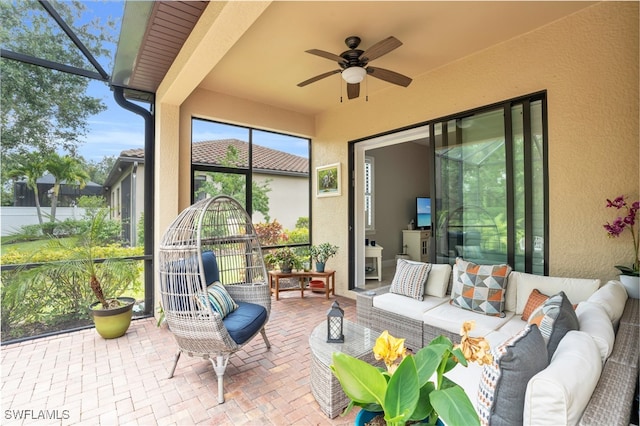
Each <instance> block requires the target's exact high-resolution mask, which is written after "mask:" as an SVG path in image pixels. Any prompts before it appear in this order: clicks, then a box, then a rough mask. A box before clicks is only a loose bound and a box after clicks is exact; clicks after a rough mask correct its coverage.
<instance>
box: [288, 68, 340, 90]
mask: <svg viewBox="0 0 640 426" xmlns="http://www.w3.org/2000/svg"><path fill="white" fill-rule="evenodd" d="M339 72H340V70H333V71H329V72H325V73H323V74H320V75H316V76H315V77H311V78H310V79H309V80H305V81H303V82H302V83H298V87H304V86H306V85H307V84H311V83H313V82H315V81H318V80H322V79H323V78H326V77H329V76H330V75H334V74H338V73H339Z"/></svg>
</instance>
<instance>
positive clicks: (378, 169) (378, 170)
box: [367, 142, 430, 261]
mask: <svg viewBox="0 0 640 426" xmlns="http://www.w3.org/2000/svg"><path fill="white" fill-rule="evenodd" d="M367 155H370V156H372V157H374V158H375V167H374V173H375V177H374V179H375V181H374V182H375V183H374V185H375V186H374V188H375V214H376V232H375V234H371V235H369V234H368V235H367V237H368V238H369V239H370V240H371V239H373V240H376V242H377V243H378V244H380V245H382V247H384V250H383V251H382V260H383V261H393V260H395V255H396V254H398V253H401V252H402V230H403V229H407V225H408V224H409V222H410V221H411V219H415V215H416V211H415V210H416V205H415V204H416V197H417V196H428V195H429V185H430V183H429V181H430V179H429V177H430V175H429V169H428V166H427V161H428V155H429V152H428V147H427V146H426V145H420V144H417V143H413V142H404V143H400V144H397V145H389V146H385V147H383V148H376V149H372V150H369V151H367Z"/></svg>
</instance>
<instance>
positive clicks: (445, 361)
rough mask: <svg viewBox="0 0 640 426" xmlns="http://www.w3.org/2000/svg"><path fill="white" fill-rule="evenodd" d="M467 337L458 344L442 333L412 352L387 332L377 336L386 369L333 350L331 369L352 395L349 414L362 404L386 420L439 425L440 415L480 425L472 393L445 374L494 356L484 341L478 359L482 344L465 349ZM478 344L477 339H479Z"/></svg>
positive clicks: (376, 351)
mask: <svg viewBox="0 0 640 426" xmlns="http://www.w3.org/2000/svg"><path fill="white" fill-rule="evenodd" d="M469 329H470V328H467V332H468V330H469ZM464 330H465V329H464V328H463V332H464ZM465 340H466V341H467V343H470V342H469V339H468V336H465V335H463V344H461V345H456V346H454V345H453V343H452V342H451V340H450V339H448V338H446V337H444V336H439V337H437V338H436V339H434V340H433V341H431V342H430V343H429V345H428V346H425V347H424V348H422V349H420V350H419V351H418V352H417V353H416V354H415V355H413V354H406V351H405V349H404V339H395V338H394V337H393V336H390V335H389V334H388V333H387V332H386V331H385V332H383V333H382V335H381V336H380V337H379V338H378V340H377V341H376V346H375V347H374V354H375V355H376V359H383V360H384V361H385V364H386V365H387V369H386V370H385V369H384V368H379V367H375V366H373V365H371V364H368V363H366V362H364V361H362V360H360V359H357V358H354V357H352V356H350V355H347V354H344V353H342V352H334V353H333V364H332V365H331V370H332V371H333V374H334V375H335V376H336V378H337V379H338V381H339V382H340V384H341V386H342V389H343V390H344V392H345V394H346V395H347V397H349V398H350V399H351V401H350V402H349V405H348V406H347V408H346V409H345V412H344V414H347V413H348V412H349V411H350V410H351V409H352V408H353V407H354V406H359V407H361V408H362V409H364V410H367V411H379V412H384V419H385V421H386V422H387V425H404V424H406V423H407V422H409V421H413V422H422V423H424V424H431V425H435V424H436V421H437V420H438V418H441V419H442V420H443V421H444V422H445V423H446V424H449V425H468V426H471V425H479V424H480V420H479V417H478V414H477V413H476V411H475V409H474V408H473V405H472V403H471V401H470V400H469V397H468V396H467V395H466V394H465V392H464V390H463V389H462V388H461V387H460V386H459V385H457V384H456V383H455V382H453V381H451V380H449V379H448V378H447V377H446V376H445V375H444V374H445V373H447V372H448V371H450V370H451V369H453V368H454V367H455V366H456V365H457V364H458V363H460V364H462V365H463V366H465V367H466V366H467V361H468V360H474V361H478V362H479V363H483V362H487V361H488V360H490V359H491V358H490V355H488V352H487V351H488V344H486V342H483V343H481V345H482V347H483V348H482V350H481V351H480V352H481V353H480V357H479V358H478V351H477V347H476V349H475V350H468V349H465V347H464V342H465ZM480 340H483V341H484V339H480ZM473 343H475V344H477V343H478V341H477V339H476V341H475V342H473ZM465 353H466V354H467V357H465ZM400 356H402V361H401V362H400V363H399V365H397V364H396V363H395V360H396V359H398V358H400Z"/></svg>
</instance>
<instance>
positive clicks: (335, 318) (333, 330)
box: [327, 301, 344, 343]
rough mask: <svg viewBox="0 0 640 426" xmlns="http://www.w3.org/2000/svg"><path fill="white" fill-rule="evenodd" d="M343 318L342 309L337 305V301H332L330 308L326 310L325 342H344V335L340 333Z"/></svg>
mask: <svg viewBox="0 0 640 426" xmlns="http://www.w3.org/2000/svg"><path fill="white" fill-rule="evenodd" d="M343 319H344V311H343V310H342V308H340V305H338V302H337V301H335V302H333V305H331V308H329V310H328V311H327V342H328V343H342V342H344V335H343V334H342V322H343Z"/></svg>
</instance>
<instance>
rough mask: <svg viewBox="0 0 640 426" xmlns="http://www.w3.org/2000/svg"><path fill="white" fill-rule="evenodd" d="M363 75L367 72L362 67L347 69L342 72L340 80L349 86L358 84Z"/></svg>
mask: <svg viewBox="0 0 640 426" xmlns="http://www.w3.org/2000/svg"><path fill="white" fill-rule="evenodd" d="M365 75H367V70H365V69H364V68H362V67H349V68H346V69H345V70H344V71H342V78H343V79H344V81H346V82H347V83H349V84H357V83H360V82H361V81H362V80H363V79H364V76H365Z"/></svg>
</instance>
